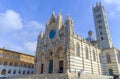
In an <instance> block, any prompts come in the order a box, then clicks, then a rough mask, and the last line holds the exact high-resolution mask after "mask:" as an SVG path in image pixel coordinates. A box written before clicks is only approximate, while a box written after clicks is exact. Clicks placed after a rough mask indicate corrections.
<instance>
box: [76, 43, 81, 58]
mask: <svg viewBox="0 0 120 79" xmlns="http://www.w3.org/2000/svg"><path fill="white" fill-rule="evenodd" d="M76 55H77V56H78V57H79V56H80V46H79V44H77V46H76Z"/></svg>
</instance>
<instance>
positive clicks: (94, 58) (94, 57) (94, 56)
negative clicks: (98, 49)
mask: <svg viewBox="0 0 120 79" xmlns="http://www.w3.org/2000/svg"><path fill="white" fill-rule="evenodd" d="M93 60H94V61H96V55H95V51H94V50H93Z"/></svg>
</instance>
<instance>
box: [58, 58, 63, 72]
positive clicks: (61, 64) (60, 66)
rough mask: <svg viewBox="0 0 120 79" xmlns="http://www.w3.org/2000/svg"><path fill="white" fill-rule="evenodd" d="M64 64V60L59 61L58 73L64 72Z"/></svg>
mask: <svg viewBox="0 0 120 79" xmlns="http://www.w3.org/2000/svg"><path fill="white" fill-rule="evenodd" d="M63 69H64V65H63V60H61V61H59V70H58V73H63Z"/></svg>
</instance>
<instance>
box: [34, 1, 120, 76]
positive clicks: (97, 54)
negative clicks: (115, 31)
mask: <svg viewBox="0 0 120 79" xmlns="http://www.w3.org/2000/svg"><path fill="white" fill-rule="evenodd" d="M96 9H98V10H96ZM95 10H96V11H98V12H97V13H98V14H99V15H100V16H99V19H98V18H96V16H97V15H96V11H95ZM99 11H100V12H99ZM104 14H105V11H104V7H103V6H102V5H101V3H97V4H96V6H93V15H94V20H95V28H96V36H97V40H96V39H95V37H94V34H93V32H92V31H89V32H88V37H87V38H82V37H80V36H79V35H77V34H75V33H74V23H73V20H72V18H71V17H70V15H67V17H66V18H65V21H63V19H62V15H61V13H59V14H58V16H57V17H56V15H55V13H54V12H53V13H52V15H51V17H50V19H49V20H48V21H47V22H46V28H45V31H44V32H42V31H41V32H40V34H39V36H38V40H37V48H36V56H35V73H36V74H52V73H71V72H79V71H84V72H85V73H86V74H99V75H101V74H103V75H106V74H107V75H113V74H119V70H120V69H119V67H118V66H119V64H118V60H117V59H118V56H117V55H116V53H115V52H116V51H119V50H116V49H115V48H113V46H112V42H111V38H110V33H109V29H107V28H108V25H107V26H106V24H105V22H104V21H105V20H106V19H105V16H103V15H104ZM101 18H102V19H101ZM96 20H100V21H102V22H103V23H102V22H101V23H102V24H101V23H100V24H101V26H100V25H99V24H96V22H97V21H96ZM100 28H102V29H100ZM101 31H102V33H101ZM98 32H100V34H101V36H100V35H99V34H98ZM102 34H103V35H102ZM105 38H106V39H105ZM106 51H108V53H109V54H110V56H107V58H106ZM111 51H113V52H112V53H111ZM112 54H114V55H112ZM105 58H106V60H105ZM115 58H116V59H115ZM108 59H111V61H114V62H116V63H111V62H110V63H108V62H107V61H108ZM116 67H117V68H116Z"/></svg>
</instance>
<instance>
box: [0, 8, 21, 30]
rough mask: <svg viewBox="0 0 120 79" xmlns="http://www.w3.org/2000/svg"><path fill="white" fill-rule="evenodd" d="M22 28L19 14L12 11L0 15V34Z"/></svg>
mask: <svg viewBox="0 0 120 79" xmlns="http://www.w3.org/2000/svg"><path fill="white" fill-rule="evenodd" d="M22 27H23V23H22V19H21V17H20V14H19V13H17V12H15V11H13V10H7V11H6V12H5V13H0V32H9V31H13V30H18V29H21V28H22Z"/></svg>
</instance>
